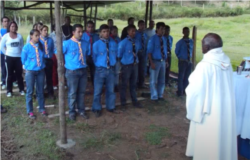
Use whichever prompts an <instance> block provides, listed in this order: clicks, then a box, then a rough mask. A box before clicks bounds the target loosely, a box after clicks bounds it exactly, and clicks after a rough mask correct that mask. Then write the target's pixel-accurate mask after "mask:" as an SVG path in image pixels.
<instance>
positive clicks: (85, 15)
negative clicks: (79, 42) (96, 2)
mask: <svg viewBox="0 0 250 160" xmlns="http://www.w3.org/2000/svg"><path fill="white" fill-rule="evenodd" d="M83 19H84V28H85V31H86V29H87V26H86V24H87V14H86V3H85V1H84V2H83Z"/></svg>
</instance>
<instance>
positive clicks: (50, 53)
mask: <svg viewBox="0 0 250 160" xmlns="http://www.w3.org/2000/svg"><path fill="white" fill-rule="evenodd" d="M42 38H43V39H44V40H45V41H46V40H47V45H48V48H47V51H48V55H47V54H46V52H45V42H44V41H43V40H42V39H41V37H40V39H39V40H40V42H41V43H42V44H43V49H44V53H45V55H44V56H45V58H52V57H53V54H54V51H55V48H54V41H53V39H52V38H50V37H42Z"/></svg>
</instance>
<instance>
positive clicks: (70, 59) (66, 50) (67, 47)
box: [63, 39, 89, 70]
mask: <svg viewBox="0 0 250 160" xmlns="http://www.w3.org/2000/svg"><path fill="white" fill-rule="evenodd" d="M80 42H81V48H82V53H83V60H84V61H83V64H82V61H81V60H80V51H79V47H78V43H77V42H74V41H73V40H72V39H69V40H66V41H63V54H64V58H65V68H67V69H69V70H76V69H80V68H86V67H87V64H86V57H87V55H88V53H89V42H87V41H84V40H80Z"/></svg>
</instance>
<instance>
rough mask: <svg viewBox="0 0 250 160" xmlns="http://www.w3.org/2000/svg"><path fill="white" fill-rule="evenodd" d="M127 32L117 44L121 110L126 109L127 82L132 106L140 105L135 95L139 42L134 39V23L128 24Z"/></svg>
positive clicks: (138, 106)
mask: <svg viewBox="0 0 250 160" xmlns="http://www.w3.org/2000/svg"><path fill="white" fill-rule="evenodd" d="M127 32H128V36H127V38H125V39H123V40H122V41H121V42H120V43H119V46H118V58H119V60H120V62H121V64H122V69H121V78H122V82H121V89H120V98H121V105H122V110H126V90H127V83H128V82H129V90H130V96H131V99H132V102H133V106H134V107H137V108H141V107H142V105H141V104H140V103H139V102H138V101H137V97H136V82H137V75H138V62H139V61H138V52H139V50H141V43H140V42H139V41H138V40H136V39H135V32H136V27H135V26H134V25H129V26H128V27H127Z"/></svg>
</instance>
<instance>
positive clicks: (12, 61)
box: [5, 56, 24, 93]
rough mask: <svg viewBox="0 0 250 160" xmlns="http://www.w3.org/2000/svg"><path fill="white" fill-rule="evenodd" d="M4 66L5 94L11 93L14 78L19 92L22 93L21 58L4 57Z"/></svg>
mask: <svg viewBox="0 0 250 160" xmlns="http://www.w3.org/2000/svg"><path fill="white" fill-rule="evenodd" d="M5 64H6V70H7V93H9V92H11V93H12V83H13V79H14V77H15V76H16V79H17V82H18V87H19V91H23V90H24V84H23V75H22V74H23V67H22V62H21V58H20V57H9V56H6V61H5Z"/></svg>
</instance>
